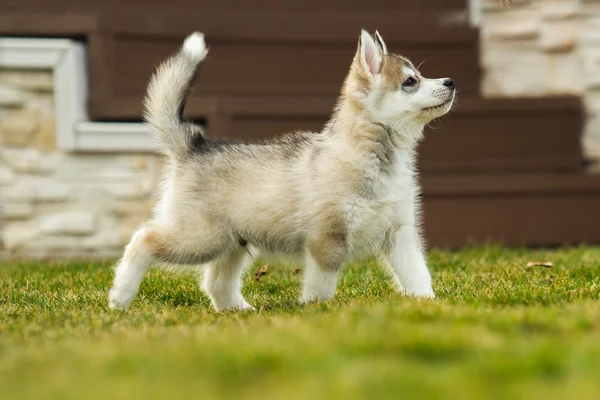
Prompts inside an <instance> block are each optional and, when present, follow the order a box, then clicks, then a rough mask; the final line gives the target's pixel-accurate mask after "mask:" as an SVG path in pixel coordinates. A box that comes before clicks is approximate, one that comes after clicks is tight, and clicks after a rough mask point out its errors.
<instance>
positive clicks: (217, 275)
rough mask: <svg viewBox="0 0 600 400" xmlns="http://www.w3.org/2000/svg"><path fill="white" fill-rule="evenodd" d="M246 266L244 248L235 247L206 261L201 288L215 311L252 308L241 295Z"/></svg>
mask: <svg viewBox="0 0 600 400" xmlns="http://www.w3.org/2000/svg"><path fill="white" fill-rule="evenodd" d="M247 266H248V262H247V260H246V249H244V248H243V247H239V248H235V249H233V250H231V251H230V252H228V253H225V254H223V255H221V256H220V257H218V258H217V259H215V260H213V261H212V262H210V263H208V264H207V266H206V269H205V270H204V278H203V282H202V290H203V291H204V292H205V293H206V294H207V295H208V296H209V297H210V300H211V302H212V305H213V307H214V308H215V310H217V311H223V310H252V309H254V307H252V306H251V305H250V304H248V302H247V301H246V300H245V299H244V297H243V296H242V293H241V290H242V277H243V274H244V270H245V269H246V267H247Z"/></svg>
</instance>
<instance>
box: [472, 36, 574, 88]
mask: <svg viewBox="0 0 600 400" xmlns="http://www.w3.org/2000/svg"><path fill="white" fill-rule="evenodd" d="M483 67H484V71H485V74H484V77H483V82H482V92H483V94H484V95H487V96H542V95H578V94H580V93H582V91H583V77H582V76H581V73H580V64H579V59H578V56H577V54H576V53H574V52H573V53H557V54H552V53H550V54H549V53H543V52H541V51H537V52H536V51H532V50H531V49H528V48H525V47H522V48H514V47H510V46H496V47H494V48H492V49H488V50H485V51H484V54H483Z"/></svg>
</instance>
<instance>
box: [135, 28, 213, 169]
mask: <svg viewBox="0 0 600 400" xmlns="http://www.w3.org/2000/svg"><path fill="white" fill-rule="evenodd" d="M207 52H208V50H207V48H206V44H205V42H204V35H203V34H202V33H198V32H194V33H192V34H191V35H189V36H188V37H187V38H186V39H185V41H184V42H183V46H182V48H181V49H180V51H179V52H178V53H177V54H176V55H174V56H172V57H171V58H169V59H167V60H166V61H164V62H163V63H162V64H161V65H160V66H159V67H158V69H157V71H156V73H155V74H154V76H153V77H152V79H151V80H150V83H149V84H148V89H147V91H146V98H145V99H144V119H145V120H146V122H147V123H148V124H149V125H150V126H151V127H152V129H153V131H154V132H155V135H157V137H158V139H159V141H160V144H161V148H162V150H163V151H164V152H165V153H166V154H167V155H168V156H170V157H172V158H175V159H182V158H184V157H186V155H188V154H189V152H190V150H191V147H192V146H193V145H194V144H197V143H198V141H202V140H204V139H203V137H202V133H201V128H200V127H199V126H196V125H194V124H192V123H189V122H185V121H184V120H183V109H184V107H185V101H186V97H187V95H188V93H189V91H190V89H191V87H192V84H193V83H194V78H195V77H196V72H197V71H198V68H199V66H200V63H201V62H202V60H204V58H205V57H206V54H207Z"/></svg>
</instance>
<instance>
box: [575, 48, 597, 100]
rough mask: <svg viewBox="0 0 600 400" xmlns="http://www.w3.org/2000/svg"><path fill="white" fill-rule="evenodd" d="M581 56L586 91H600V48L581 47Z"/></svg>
mask: <svg viewBox="0 0 600 400" xmlns="http://www.w3.org/2000/svg"><path fill="white" fill-rule="evenodd" d="M579 54H580V56H581V60H582V69H583V76H584V82H585V86H586V89H587V90H588V91H589V90H592V91H595V90H598V89H600V46H598V47H593V46H585V47H581V48H580V52H579Z"/></svg>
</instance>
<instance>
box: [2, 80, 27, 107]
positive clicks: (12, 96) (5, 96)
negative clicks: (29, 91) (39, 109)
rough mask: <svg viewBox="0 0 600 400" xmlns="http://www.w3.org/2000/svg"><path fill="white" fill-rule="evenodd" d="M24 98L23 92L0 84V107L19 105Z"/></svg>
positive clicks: (22, 102) (25, 98)
mask: <svg viewBox="0 0 600 400" xmlns="http://www.w3.org/2000/svg"><path fill="white" fill-rule="evenodd" d="M26 100H27V96H26V95H25V94H24V93H23V92H21V91H19V90H16V89H13V88H10V87H6V86H1V85H0V107H21V106H22V105H23V104H25V101H26Z"/></svg>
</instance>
